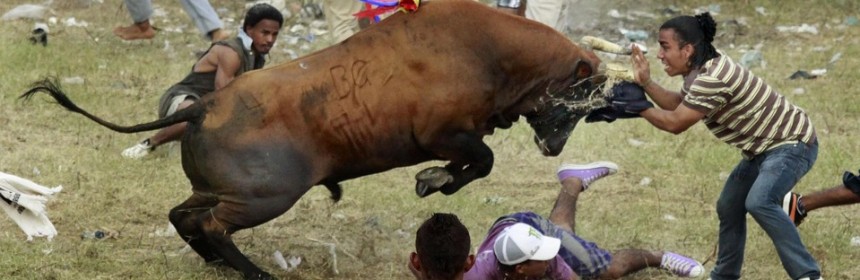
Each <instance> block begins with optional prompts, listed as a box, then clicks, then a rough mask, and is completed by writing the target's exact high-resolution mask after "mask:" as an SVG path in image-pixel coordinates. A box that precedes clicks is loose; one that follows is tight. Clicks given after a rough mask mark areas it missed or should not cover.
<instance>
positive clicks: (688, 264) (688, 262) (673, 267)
mask: <svg viewBox="0 0 860 280" xmlns="http://www.w3.org/2000/svg"><path fill="white" fill-rule="evenodd" d="M660 268H663V269H665V270H668V271H669V272H672V274H675V276H678V277H687V278H695V277H699V276H702V274H704V273H705V267H703V266H702V264H701V263H699V262H698V261H696V260H694V259H691V258H688V257H685V256H682V255H679V254H675V253H672V252H664V253H663V259H662V260H661V261H660Z"/></svg>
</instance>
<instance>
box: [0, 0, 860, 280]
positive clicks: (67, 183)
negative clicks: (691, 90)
mask: <svg viewBox="0 0 860 280" xmlns="http://www.w3.org/2000/svg"><path fill="white" fill-rule="evenodd" d="M25 2H27V1H23V0H11V1H3V2H2V3H0V11H3V12H5V11H7V10H8V9H10V8H11V7H14V6H16V5H18V4H21V3H25ZM55 2H59V3H58V4H55V7H54V8H55V10H54V15H55V16H57V17H58V18H60V20H61V21H62V20H63V19H65V18H67V17H76V18H77V19H78V20H79V21H80V20H84V21H87V22H89V23H90V26H89V27H88V28H86V29H83V28H70V27H61V26H57V27H53V29H52V30H51V32H52V35H51V37H50V42H49V45H48V47H47V48H42V47H40V46H33V45H30V44H29V43H28V42H27V41H26V38H27V33H28V32H29V30H30V28H31V27H32V23H31V22H26V21H16V22H0V112H2V114H0V131H2V133H0V171H3V172H7V173H12V174H17V175H20V176H23V177H27V178H31V179H33V180H35V181H37V182H40V183H42V184H45V185H49V186H55V185H63V186H64V190H63V192H61V193H60V194H59V195H58V196H57V197H56V199H55V200H54V201H53V202H52V203H51V204H50V205H49V215H50V217H51V219H52V220H53V221H54V223H55V225H56V226H57V228H58V230H59V232H60V235H59V236H57V237H56V238H55V239H54V240H53V241H52V242H46V241H44V240H41V239H39V240H37V241H35V242H32V243H26V242H24V236H23V234H22V233H21V231H19V230H18V228H17V227H16V226H15V225H14V223H12V222H11V221H10V220H8V219H0V225H2V229H3V230H0V247H2V248H3V250H2V251H3V254H0V278H3V279H92V278H96V279H118V278H135V279H215V278H229V279H237V278H240V274H238V273H236V272H234V271H230V270H225V269H219V268H213V267H207V266H205V265H203V263H202V262H201V259H200V258H199V257H197V256H196V254H194V253H190V252H182V251H181V249H182V248H183V247H184V243H183V242H182V241H181V239H180V238H178V236H176V235H175V234H172V235H167V236H158V235H156V233H157V232H159V231H160V230H164V228H165V227H166V226H167V225H168V222H167V211H168V210H169V209H170V208H171V207H173V206H174V205H176V204H178V203H179V202H181V201H182V200H184V198H185V197H186V196H188V195H189V194H190V192H189V185H188V184H187V181H186V179H185V178H184V175H183V173H182V170H181V168H180V165H179V158H178V156H175V155H174V156H168V157H164V156H162V157H156V158H152V159H148V160H144V161H129V160H124V159H122V158H121V157H120V156H119V153H120V151H121V150H122V149H124V148H126V147H127V146H129V145H131V144H132V143H134V142H136V141H138V140H140V139H141V138H142V137H144V134H138V135H121V134H117V133H113V132H110V131H108V130H106V129H104V128H101V127H99V126H97V125H95V124H93V123H91V122H90V121H87V120H85V119H84V118H82V117H80V116H78V115H73V114H71V113H68V112H65V111H63V110H62V109H61V108H60V107H58V106H56V105H54V104H51V103H49V102H45V101H44V100H43V99H37V100H35V101H34V102H31V103H27V104H24V103H21V102H20V101H18V100H17V99H16V98H17V96H18V95H19V94H20V93H22V92H23V91H24V90H25V89H26V88H27V85H28V84H29V83H30V82H32V81H35V80H37V79H39V78H41V77H43V76H45V75H56V76H59V77H76V76H77V77H82V78H84V80H85V82H84V83H83V84H80V85H66V90H67V91H68V92H69V93H70V94H71V96H72V98H73V99H74V100H75V101H76V102H78V104H80V105H81V106H82V107H84V108H87V109H89V110H90V111H91V112H94V113H96V114H98V115H100V116H102V117H104V118H105V119H108V120H112V121H115V122H117V123H121V124H132V123H138V122H143V121H147V120H152V119H153V118H154V117H155V104H156V101H157V99H158V97H159V96H160V95H161V93H162V92H163V90H165V89H166V88H167V87H169V86H170V85H171V84H172V83H174V82H176V81H178V80H179V79H181V78H182V77H183V76H184V75H185V74H186V72H187V70H188V68H189V65H191V63H192V62H193V61H194V57H193V53H194V52H195V51H199V50H201V49H203V48H205V47H206V45H207V43H206V42H205V41H204V40H203V39H202V38H200V37H199V36H198V33H197V32H196V30H194V29H193V27H192V25H191V23H190V22H189V21H188V19H187V17H186V16H185V15H184V14H183V12H182V11H181V9H180V7H179V4H178V3H176V1H156V3H157V4H158V5H160V6H161V7H163V8H164V10H165V11H166V12H167V14H168V15H169V16H171V17H175V18H171V19H169V20H168V18H161V19H159V21H158V22H156V23H157V24H158V25H160V26H162V27H172V26H184V30H185V32H182V33H171V32H161V33H159V35H158V37H157V39H155V40H152V41H151V42H136V43H123V42H120V41H119V40H117V39H115V38H114V37H113V36H112V35H111V33H110V32H111V29H112V28H113V27H114V26H116V25H118V24H125V23H127V21H128V17H127V15H126V14H125V11H123V10H120V9H119V4H118V2H119V1H105V3H104V4H98V3H96V4H92V5H91V6H89V7H87V5H83V4H81V3H84V4H85V3H90V2H91V1H73V0H69V1H55ZM212 2H213V3H216V6H219V7H225V8H227V10H229V11H232V13H233V15H232V16H230V15H228V16H227V17H232V18H238V16H236V14H241V11H242V10H243V8H242V4H243V3H241V1H226V0H220V1H212ZM237 2H238V3H237ZM581 2H582V1H578V2H577V3H581ZM616 2H621V1H605V2H601V4H600V5H599V6H589V7H591V8H593V9H594V10H595V11H596V12H595V13H593V14H589V15H590V17H584V18H582V20H583V21H585V19H586V18H596V19H597V20H598V21H597V22H598V23H599V24H598V25H597V26H596V27H595V29H601V30H604V31H605V30H611V29H614V28H615V26H617V25H616V23H615V22H614V20H611V19H609V18H607V17H606V16H604V15H606V10H607V9H609V8H616V9H618V10H620V11H622V12H625V11H627V10H629V9H638V10H642V11H649V12H654V13H657V14H658V15H659V13H658V11H659V10H661V9H663V8H664V7H667V6H668V4H670V3H675V5H678V8H680V9H681V10H682V11H683V12H684V13H691V11H692V8H694V7H699V6H704V5H708V4H710V3H711V2H709V1H692V2H689V1H684V2H678V3H676V1H656V0H655V1H646V2H647V3H646V4H644V5H636V6H633V5H632V4H630V3H616ZM747 2H755V3H747ZM681 3H683V4H681ZM579 5H584V4H579ZM756 6H763V7H765V8H766V9H767V11H768V16H766V17H764V16H758V15H757V14H756V12H755V11H754V8H755V7H756ZM858 10H860V5H858V4H857V2H854V1H803V2H801V1H724V3H722V4H721V13H720V14H719V15H717V16H716V18H717V20H718V21H720V22H721V23H725V21H727V20H730V19H738V18H745V19H746V21H747V22H748V27H747V28H745V29H743V30H740V32H736V31H737V30H734V29H731V28H729V27H728V25H727V24H724V25H722V27H725V28H724V29H721V30H723V31H725V32H723V35H721V36H720V38H718V39H717V43H718V47H719V48H721V49H723V50H725V51H726V52H727V53H728V54H729V55H730V56H732V57H734V58H736V59H737V58H740V56H741V55H742V54H741V53H740V49H741V46H742V45H755V44H756V43H759V42H763V43H764V58H765V60H767V62H768V64H767V69H761V68H756V69H755V70H754V71H755V72H756V73H757V74H759V75H761V76H762V77H764V78H765V79H766V80H767V81H769V82H770V83H771V84H772V85H773V86H775V87H776V88H777V89H779V90H781V91H782V92H783V93H785V95H787V96H788V98H789V99H790V100H791V101H792V102H794V103H795V104H798V105H800V106H802V107H803V108H805V109H807V111H808V112H809V113H810V115H811V117H812V119H813V121H814V123H815V124H816V126H817V128H818V133H819V137H820V141H821V151H820V154H819V159H818V163H817V164H816V166H815V168H814V169H813V170H812V171H811V172H810V174H808V175H807V176H806V177H805V178H804V180H803V181H802V182H801V184H800V185H799V186H798V187H797V188H796V189H797V190H799V191H801V192H809V191H813V190H817V189H823V188H826V187H830V186H832V185H835V184H837V183H839V182H840V180H839V176H840V175H841V172H842V171H843V170H849V169H855V168H858V167H860V159H858V158H857V157H856V155H857V154H860V145H857V140H856V139H857V138H856V137H857V131H860V122H858V120H860V106H857V105H856V101H855V100H856V99H855V98H856V93H857V89H856V87H855V81H857V80H860V74H858V71H856V68H857V66H858V65H860V60H858V57H860V48H857V47H856V46H857V45H858V44H860V39H858V35H860V26H854V27H848V28H839V27H838V26H839V25H840V22H841V21H842V19H843V18H844V17H846V16H852V15H853V16H858V14H857V11H858ZM589 11H591V10H589ZM575 20H579V19H578V18H577V19H575ZM663 20H665V18H664V17H663V16H658V17H657V18H655V19H639V20H638V21H636V22H635V23H630V22H628V23H626V25H625V26H626V27H627V28H632V29H646V30H654V29H656V27H657V26H658V25H659V24H660V23H661V22H662V21H663ZM802 23H810V24H817V25H818V28H819V30H820V31H821V32H820V34H818V35H804V34H784V33H778V32H776V31H775V26H776V25H800V24H802ZM233 25H235V23H234V24H233ZM608 34H617V33H608ZM583 35H589V34H585V33H582V34H574V36H578V37H579V36H583ZM616 36H617V35H616ZM652 36H653V35H652ZM165 42H169V46H170V48H172V49H173V51H165V50H164V49H165ZM729 43H734V46H735V48H732V47H731V46H730V45H729ZM648 45H649V47H651V49H652V50H655V49H656V46H655V42H654V40H651V41H649V42H648ZM315 47H316V46H315ZM816 47H823V48H824V51H815V50H814V48H816ZM536 51H537V50H536ZM837 52H841V53H842V54H843V56H842V59H841V60H840V61H839V62H838V63H836V64H835V65H834V68H833V69H831V72H830V73H828V75H827V76H826V77H823V78H820V79H816V80H788V79H786V77H788V76H789V75H790V74H791V73H793V72H794V71H795V70H798V69H805V70H810V69H814V68H821V67H823V65H824V64H825V63H826V62H827V60H829V59H830V57H831V56H832V55H833V54H834V53H837ZM273 58H274V60H275V62H280V61H286V60H287V59H288V58H287V56H286V55H285V54H283V53H280V52H275V53H274V54H273ZM649 58H650V59H652V66H653V67H654V68H655V69H654V73H655V74H654V75H655V77H657V78H658V79H659V81H660V82H661V84H664V85H668V86H672V87H677V86H679V83H680V82H679V81H678V79H677V78H674V79H669V78H667V77H665V76H663V74H662V71H659V69H657V65H659V62H657V61H656V59H654V56H653V54H652V55H649ZM795 88H803V89H804V90H805V93H804V94H792V91H793V90H794V89H795ZM146 135H148V134H146ZM530 135H531V134H530V129H529V128H528V127H527V126H526V125H524V124H518V125H516V126H515V127H514V128H512V129H510V130H506V131H498V132H497V133H496V134H495V135H492V136H488V137H487V138H486V140H487V142H488V143H490V145H491V146H492V147H493V148H494V151H495V152H496V166H495V169H494V170H493V173H492V174H491V175H490V176H488V177H487V178H485V179H482V180H479V181H477V182H474V183H472V184H471V185H470V186H469V187H467V188H465V189H464V190H462V191H460V192H459V193H457V194H456V195H453V196H449V197H444V196H441V195H434V196H431V197H428V198H426V199H418V198H416V197H415V195H414V194H413V191H412V189H413V184H414V181H413V180H412V178H413V175H414V174H415V172H417V171H418V170H420V169H421V168H423V167H426V166H429V165H431V164H438V163H428V164H424V165H421V166H415V167H408V168H401V169H395V170H392V171H389V172H385V173H383V174H378V175H373V176H368V177H365V178H361V179H358V180H353V181H348V182H345V184H344V188H345V197H344V199H343V201H342V202H341V203H339V204H336V205H332V203H331V202H330V201H329V200H328V198H327V191H325V190H324V189H323V188H316V189H314V190H312V191H311V192H310V193H308V194H307V195H306V196H305V197H304V198H303V199H302V200H300V201H299V203H297V204H296V206H295V207H294V208H293V209H291V210H290V211H289V212H288V213H287V214H285V215H283V216H281V217H280V218H278V219H275V220H273V221H271V222H269V223H267V224H264V225H262V226H259V227H257V228H255V229H253V230H247V231H244V232H240V233H238V234H237V236H236V237H235V240H236V242H237V244H238V245H239V247H240V249H241V250H243V251H244V252H245V254H247V255H248V256H249V257H250V258H251V259H252V260H253V261H254V262H256V263H257V264H258V265H260V266H261V267H263V268H264V269H266V270H268V271H270V272H273V273H274V274H275V275H276V276H279V277H281V278H288V279H323V278H339V279H368V278H370V279H404V278H408V272H407V270H406V268H405V265H406V262H405V261H406V258H407V255H408V253H409V252H410V251H411V250H412V249H413V245H412V244H413V240H414V231H415V229H416V227H417V225H418V224H419V223H420V222H421V221H423V220H424V219H425V218H427V217H428V216H429V215H430V214H431V213H432V212H453V213H456V214H458V215H459V216H460V217H461V219H462V220H463V221H464V222H465V223H466V225H467V226H468V227H469V228H470V229H471V232H472V238H473V245H475V246H476V245H477V244H478V242H479V241H480V240H482V238H483V235H484V234H485V230H486V228H487V227H488V226H489V224H490V223H491V222H492V221H493V220H494V219H495V218H496V217H497V216H499V215H502V214H506V213H509V212H512V211H519V210H533V211H536V212H538V213H543V214H547V213H548V212H549V208H550V207H551V204H552V200H553V198H554V196H555V195H556V192H557V190H558V186H557V182H556V181H555V179H554V171H555V168H556V167H557V166H558V164H560V163H561V162H562V161H569V162H588V161H594V160H612V161H615V162H617V163H619V165H620V166H621V172H620V173H619V174H618V175H615V176H612V177H610V178H607V179H605V180H602V181H601V182H599V183H597V184H595V185H594V186H593V188H592V189H591V190H589V191H588V192H587V193H586V194H585V195H584V196H583V197H582V199H581V201H580V205H579V209H580V213H579V214H580V215H579V218H580V220H579V221H578V225H577V228H578V231H579V234H580V235H581V236H583V237H586V238H588V239H591V240H594V241H596V242H597V243H598V244H600V245H601V246H603V247H605V248H611V249H614V248H624V247H641V248H646V249H666V250H673V251H677V252H681V253H685V254H688V255H691V256H693V257H695V258H696V259H699V260H700V261H703V260H705V259H706V258H707V256H708V255H709V254H710V253H711V251H712V249H713V245H714V244H715V242H716V235H717V222H716V214H715V212H714V206H713V205H714V202H715V200H716V198H717V195H718V194H719V191H720V189H721V188H722V178H721V176H723V174H727V173H728V172H729V171H730V168H732V167H733V165H734V164H735V163H736V162H737V161H738V160H739V158H740V155H739V153H738V151H736V150H734V149H732V148H730V147H728V146H727V145H724V144H722V143H720V142H718V141H717V140H716V139H715V138H714V137H713V136H711V135H710V133H709V132H708V131H707V130H706V129H705V128H704V126H702V125H697V126H695V127H693V128H692V129H691V130H690V131H688V132H686V133H684V134H682V135H679V136H674V135H670V134H668V133H663V132H660V131H658V130H657V129H654V128H652V127H650V126H649V125H648V124H647V123H646V122H644V121H643V120H625V121H618V122H615V123H612V124H604V123H601V124H584V123H582V124H580V127H579V128H577V130H576V131H575V133H574V135H573V136H572V137H571V139H570V141H569V142H568V144H567V147H566V150H565V152H564V153H563V154H562V155H561V156H559V157H558V158H544V157H541V156H540V154H539V152H538V150H537V149H536V148H535V146H534V145H533V144H532V142H531V136H530ZM631 139H635V140H639V141H643V142H644V144H643V145H641V146H634V145H631V144H630V140H631ZM645 177H648V178H650V179H651V180H652V182H651V183H650V184H649V185H645V186H643V185H640V184H639V183H640V181H641V180H642V179H643V178H645ZM668 216H672V217H674V219H667V217H668ZM858 221H860V207H857V206H849V207H841V208H833V209H824V210H821V211H818V212H815V213H813V214H812V215H811V216H810V218H809V219H808V221H807V222H806V223H805V224H804V225H803V226H802V227H801V228H800V231H801V234H802V237H803V239H804V242H805V243H806V245H807V246H808V248H810V250H811V251H812V252H813V254H814V255H815V257H816V258H817V259H818V261H819V263H820V264H821V266H822V268H823V270H824V275H825V277H826V278H828V279H855V278H856V275H860V268H858V266H857V264H856V260H857V259H858V258H860V247H856V246H851V245H850V240H851V238H852V237H853V236H857V235H860V225H858V224H854V222H858ZM749 225H750V233H749V238H748V243H747V244H748V247H747V250H746V260H747V261H746V263H745V266H744V272H743V273H744V274H743V275H744V278H746V279H785V278H786V275H785V272H784V271H783V269H782V267H781V265H780V262H779V260H778V258H777V257H776V253H775V251H774V249H773V245H772V244H771V243H770V240H769V239H768V238H767V236H765V234H764V233H763V232H762V231H761V230H760V228H759V227H758V226H757V225H756V224H755V222H754V221H752V220H751V219H750V220H749ZM96 228H110V229H114V230H118V231H119V232H121V235H120V237H119V238H117V239H108V240H102V241H89V240H81V239H80V237H79V235H80V233H81V232H83V231H87V230H93V229H96ZM318 241H322V242H330V243H335V244H336V245H337V250H338V251H337V256H338V258H337V262H338V268H339V271H340V274H339V275H332V273H331V271H330V269H329V267H330V263H331V261H332V259H331V257H330V256H329V254H328V250H327V249H326V248H325V247H323V246H322V245H321V243H320V242H318ZM275 250H280V251H282V252H284V254H285V255H297V256H301V257H302V258H303V263H302V265H301V266H300V267H299V269H298V270H297V271H294V272H285V271H282V270H281V269H280V268H278V267H277V266H276V264H275V263H274V261H273V260H272V253H273V252H274V251H275ZM712 266H713V262H712V261H711V262H709V263H708V264H707V265H706V268H707V269H710V268H711V267H712ZM629 278H631V279H668V278H671V277H669V276H667V275H666V274H664V273H662V272H659V271H656V270H649V271H645V272H642V273H639V274H636V275H633V276H631V277H629Z"/></svg>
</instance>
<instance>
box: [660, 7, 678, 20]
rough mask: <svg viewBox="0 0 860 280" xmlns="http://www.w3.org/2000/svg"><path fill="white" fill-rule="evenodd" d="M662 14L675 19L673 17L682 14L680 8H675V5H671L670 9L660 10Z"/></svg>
mask: <svg viewBox="0 0 860 280" xmlns="http://www.w3.org/2000/svg"><path fill="white" fill-rule="evenodd" d="M660 12H661V13H663V14H664V15H666V16H670V17H673V16H676V15H678V14H680V13H681V9H679V8H678V7H675V5H669V7H666V8H664V9H662V10H660Z"/></svg>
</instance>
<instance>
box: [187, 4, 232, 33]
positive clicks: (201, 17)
mask: <svg viewBox="0 0 860 280" xmlns="http://www.w3.org/2000/svg"><path fill="white" fill-rule="evenodd" d="M180 2H181V3H182V8H183V9H185V13H187V14H188V16H189V17H191V21H193V22H194V25H195V26H197V29H198V30H200V33H201V34H203V36H205V37H206V38H208V39H210V40H212V42H217V41H220V40H224V39H227V37H229V33H228V32H227V31H226V30H223V28H224V24H223V23H222V22H221V19H220V18H218V13H216V12H215V8H213V7H212V4H211V3H209V0H182V1H180Z"/></svg>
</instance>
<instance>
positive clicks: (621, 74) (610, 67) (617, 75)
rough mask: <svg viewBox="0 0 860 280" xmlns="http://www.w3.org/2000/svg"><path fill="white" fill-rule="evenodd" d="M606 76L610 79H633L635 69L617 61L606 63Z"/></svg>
mask: <svg viewBox="0 0 860 280" xmlns="http://www.w3.org/2000/svg"><path fill="white" fill-rule="evenodd" d="M606 77H607V78H609V79H618V80H624V81H633V80H634V79H635V78H634V76H633V70H630V69H627V67H624V65H621V64H616V63H606Z"/></svg>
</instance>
